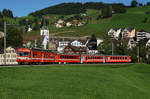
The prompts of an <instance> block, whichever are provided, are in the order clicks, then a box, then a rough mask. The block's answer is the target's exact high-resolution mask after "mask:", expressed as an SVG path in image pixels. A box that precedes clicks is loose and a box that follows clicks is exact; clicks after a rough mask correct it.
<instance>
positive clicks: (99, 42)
mask: <svg viewBox="0 0 150 99" xmlns="http://www.w3.org/2000/svg"><path fill="white" fill-rule="evenodd" d="M101 43H103V40H102V39H99V38H97V46H99V44H101Z"/></svg>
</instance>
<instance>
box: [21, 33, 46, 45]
mask: <svg viewBox="0 0 150 99" xmlns="http://www.w3.org/2000/svg"><path fill="white" fill-rule="evenodd" d="M44 37H45V36H44V35H43V36H24V37H23V44H26V43H27V42H28V41H35V40H38V39H39V38H40V40H41V41H43V40H44Z"/></svg>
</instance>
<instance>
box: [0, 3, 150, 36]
mask: <svg viewBox="0 0 150 99" xmlns="http://www.w3.org/2000/svg"><path fill="white" fill-rule="evenodd" d="M148 11H150V6H145V7H136V8H127V12H126V13H125V14H113V16H112V17H111V18H107V19H99V20H97V17H98V16H99V15H100V14H101V10H94V9H93V10H91V9H87V11H86V13H87V16H90V17H91V18H92V19H91V20H89V21H88V24H86V25H84V26H81V27H64V28H60V29H58V28H56V27H55V22H57V20H58V19H59V18H60V17H62V16H63V17H64V18H70V17H73V16H75V15H76V14H72V15H56V14H48V15H45V16H46V17H48V19H47V20H48V22H49V25H48V27H49V30H50V33H51V34H53V35H55V33H56V34H57V35H59V36H85V35H91V34H95V35H96V36H97V37H103V35H106V34H107V32H108V30H109V29H110V28H112V27H113V28H115V27H116V28H124V27H134V28H136V30H139V29H144V30H146V31H150V28H149V26H150V14H146V12H148ZM145 18H147V19H148V22H147V23H144V22H143V21H144V19H145ZM27 19H28V20H27ZM7 20H8V22H9V23H14V22H16V23H17V24H18V23H20V20H24V21H25V22H24V25H21V28H22V29H25V25H26V24H27V23H28V24H31V26H32V27H34V26H35V25H37V23H38V22H40V21H41V18H38V17H33V16H26V17H21V18H16V19H15V20H14V19H7ZM34 21H35V22H36V23H34ZM2 26H3V25H2ZM38 27H39V28H37V30H34V31H32V32H29V33H24V35H39V34H40V25H39V26H38ZM1 31H2V30H1ZM66 31H75V32H74V33H61V32H66Z"/></svg>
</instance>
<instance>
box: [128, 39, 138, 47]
mask: <svg viewBox="0 0 150 99" xmlns="http://www.w3.org/2000/svg"><path fill="white" fill-rule="evenodd" d="M127 46H128V49H132V48H133V47H135V46H136V41H135V40H134V39H133V38H130V39H129V41H128V45H127Z"/></svg>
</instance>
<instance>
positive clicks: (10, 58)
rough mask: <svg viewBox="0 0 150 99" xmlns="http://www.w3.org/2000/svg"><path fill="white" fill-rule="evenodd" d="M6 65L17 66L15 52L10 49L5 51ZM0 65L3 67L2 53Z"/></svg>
mask: <svg viewBox="0 0 150 99" xmlns="http://www.w3.org/2000/svg"><path fill="white" fill-rule="evenodd" d="M6 64H7V65H8V64H18V63H17V52H16V50H15V49H14V48H12V47H8V48H7V49H6ZM0 65H4V53H2V54H0Z"/></svg>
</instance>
